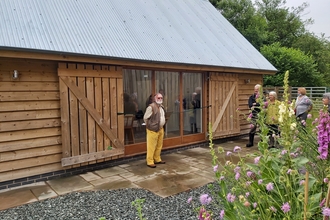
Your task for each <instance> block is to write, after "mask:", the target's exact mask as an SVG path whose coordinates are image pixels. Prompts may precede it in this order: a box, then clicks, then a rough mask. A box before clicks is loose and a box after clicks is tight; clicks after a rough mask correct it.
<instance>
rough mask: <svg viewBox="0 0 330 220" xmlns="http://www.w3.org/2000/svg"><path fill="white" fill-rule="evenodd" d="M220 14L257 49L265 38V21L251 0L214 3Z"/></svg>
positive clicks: (229, 0)
mask: <svg viewBox="0 0 330 220" xmlns="http://www.w3.org/2000/svg"><path fill="white" fill-rule="evenodd" d="M216 6H217V8H218V9H219V10H220V11H221V13H222V15H223V16H224V17H225V18H227V19H228V21H229V22H230V23H231V24H232V25H233V26H234V27H235V28H236V29H237V30H238V31H239V32H240V33H241V34H242V35H243V36H244V37H245V38H246V39H247V40H248V41H249V42H250V43H251V44H252V45H253V46H254V47H256V48H257V49H259V48H260V47H261V46H262V45H263V42H265V41H266V39H267V32H266V28H267V23H266V20H265V19H264V18H262V17H261V16H260V15H259V14H257V12H256V9H255V8H254V6H253V4H252V2H251V0H222V1H218V3H217V4H216Z"/></svg>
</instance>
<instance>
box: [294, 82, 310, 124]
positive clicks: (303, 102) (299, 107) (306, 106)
mask: <svg viewBox="0 0 330 220" xmlns="http://www.w3.org/2000/svg"><path fill="white" fill-rule="evenodd" d="M312 108H313V102H312V101H311V100H310V99H309V98H308V97H307V95H306V89H305V88H302V87H301V88H298V97H297V100H296V103H295V112H296V117H297V118H298V119H299V120H300V121H306V119H307V115H308V112H310V111H311V110H312Z"/></svg>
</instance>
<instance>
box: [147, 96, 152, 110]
mask: <svg viewBox="0 0 330 220" xmlns="http://www.w3.org/2000/svg"><path fill="white" fill-rule="evenodd" d="M152 102H153V96H152V94H150V95H149V97H148V98H147V101H146V108H148V106H149V105H150V104H151V103H152Z"/></svg>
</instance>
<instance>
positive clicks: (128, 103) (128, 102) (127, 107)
mask: <svg viewBox="0 0 330 220" xmlns="http://www.w3.org/2000/svg"><path fill="white" fill-rule="evenodd" d="M135 113H136V107H135V104H134V102H133V101H132V99H131V97H130V95H128V94H127V93H124V114H133V115H135Z"/></svg>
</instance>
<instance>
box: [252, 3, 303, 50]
mask: <svg viewBox="0 0 330 220" xmlns="http://www.w3.org/2000/svg"><path fill="white" fill-rule="evenodd" d="M256 6H257V7H258V11H259V13H260V14H261V15H262V16H263V17H264V18H265V19H266V22H267V24H268V26H267V32H268V39H267V42H266V44H273V43H275V42H280V43H281V45H283V46H286V47H291V45H292V43H293V42H294V41H295V40H296V39H297V37H298V36H300V35H301V34H303V33H304V32H305V24H304V21H303V20H302V19H301V17H300V14H301V13H302V12H303V11H304V9H305V8H306V7H307V6H308V5H307V4H305V3H304V4H303V5H302V6H300V7H298V8H292V9H290V8H288V7H286V6H285V0H259V1H256ZM305 23H308V22H305Z"/></svg>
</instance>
